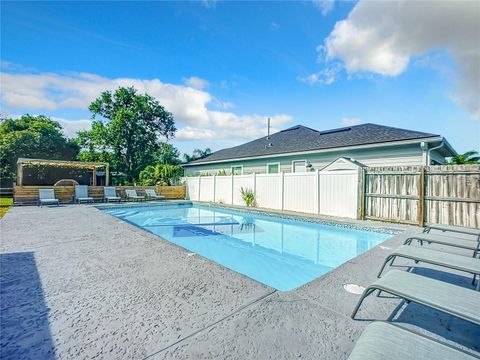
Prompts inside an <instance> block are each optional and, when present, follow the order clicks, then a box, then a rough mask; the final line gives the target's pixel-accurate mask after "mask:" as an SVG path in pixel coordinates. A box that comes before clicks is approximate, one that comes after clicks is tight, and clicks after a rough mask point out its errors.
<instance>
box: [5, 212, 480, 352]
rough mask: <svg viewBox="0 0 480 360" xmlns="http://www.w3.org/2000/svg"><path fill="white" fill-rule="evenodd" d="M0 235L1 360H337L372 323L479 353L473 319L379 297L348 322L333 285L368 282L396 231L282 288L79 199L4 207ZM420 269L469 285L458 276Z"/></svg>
mask: <svg viewBox="0 0 480 360" xmlns="http://www.w3.org/2000/svg"><path fill="white" fill-rule="evenodd" d="M362 224H367V225H368V224H370V223H369V222H364V223H363V222H362ZM387 227H391V226H390V225H387ZM405 229H406V233H408V232H412V231H417V230H418V228H413V227H405ZM0 235H1V248H0V250H1V254H0V266H1V272H0V296H1V299H0V300H1V302H0V311H1V325H0V326H1V353H0V357H1V358H2V359H9V358H12V359H13V358H15V359H18V358H24V359H39V358H42V359H49V358H52V359H53V358H61V359H67V358H100V359H116V358H134V359H145V358H151V359H291V358H306V359H346V358H347V357H348V354H349V353H350V351H351V349H352V348H353V346H354V343H355V341H356V339H357V338H358V337H359V336H360V334H361V332H362V331H363V329H364V328H365V326H366V325H367V324H369V323H370V321H371V320H372V319H376V320H384V319H390V320H391V321H395V322H397V323H401V324H402V325H404V326H407V327H409V328H413V329H414V330H415V331H418V332H422V333H426V334H429V335H431V336H433V337H437V338H440V339H442V340H444V341H446V342H449V343H454V344H457V346H460V347H461V348H463V349H466V350H468V351H470V352H474V353H476V354H477V355H478V351H480V327H479V326H476V325H473V324H471V323H468V322H466V321H463V320H460V319H457V318H454V317H451V316H448V315H446V314H443V313H440V312H437V311H433V310H430V309H427V308H425V307H421V306H418V305H415V304H409V305H406V304H404V303H402V302H400V301H399V300H398V299H394V298H391V297H388V296H386V297H383V296H382V297H380V298H377V297H374V296H371V297H370V298H368V299H367V300H366V301H365V302H364V305H363V306H362V309H361V310H360V312H359V314H358V317H357V318H358V320H352V319H350V314H351V312H352V310H353V308H354V306H355V304H356V302H357V300H358V298H359V295H355V294H351V293H348V292H346V291H345V290H344V289H343V286H342V285H343V284H344V283H355V284H360V285H363V286H366V285H368V284H369V283H371V282H372V281H374V280H375V278H376V274H377V272H378V269H379V268H380V265H381V263H382V262H383V260H384V259H385V257H386V256H387V255H388V254H389V252H390V251H391V250H392V249H393V248H395V247H396V246H398V245H400V244H401V243H402V240H403V239H404V237H405V233H404V234H400V235H396V236H394V237H392V238H391V239H389V240H387V241H385V242H384V243H382V244H381V245H379V246H377V247H375V248H373V249H372V250H370V251H368V252H366V253H364V254H362V255H360V256H358V257H356V258H354V259H352V260H351V261H349V262H347V263H345V264H343V265H342V266H340V267H338V268H337V269H335V270H333V271H331V272H330V273H328V274H326V275H324V276H322V277H320V278H318V279H316V280H314V281H312V282H311V283H309V284H306V285H304V286H302V287H300V288H297V289H295V290H293V291H290V292H278V291H275V290H274V289H272V288H269V287H267V286H265V285H262V284H261V283H258V282H256V281H254V280H251V279H249V278H247V277H245V276H243V275H241V274H238V273H235V272H233V271H231V270H228V269H226V268H224V267H222V266H220V265H217V264H215V263H213V262H211V261H210V260H207V259H205V258H202V257H201V256H198V255H192V254H191V253H190V252H188V251H186V250H184V249H182V248H179V247H178V246H176V245H173V244H171V243H169V242H167V241H165V240H163V239H161V238H159V237H157V236H155V235H152V234H150V233H148V232H146V231H143V230H142V229H139V228H137V227H135V226H132V225H130V224H128V223H126V222H123V221H121V220H119V219H116V218H114V217H112V216H110V215H108V214H106V213H104V212H102V211H100V210H98V209H96V208H95V207H93V206H89V205H68V206H61V207H44V208H37V207H14V208H12V209H11V210H10V211H9V212H8V213H7V214H6V215H5V217H4V218H2V219H1V220H0ZM450 250H451V249H450ZM407 263H408V262H407ZM398 264H402V262H401V261H400V260H399V261H398ZM420 265H421V267H420V268H416V269H415V270H414V271H415V272H417V273H419V274H424V275H428V276H433V277H435V278H441V279H443V280H445V281H450V282H453V283H455V284H458V285H461V286H465V287H469V288H473V287H472V285H471V284H470V283H471V277H469V276H468V275H467V274H464V273H457V272H454V271H438V268H434V267H428V266H423V265H422V264H420Z"/></svg>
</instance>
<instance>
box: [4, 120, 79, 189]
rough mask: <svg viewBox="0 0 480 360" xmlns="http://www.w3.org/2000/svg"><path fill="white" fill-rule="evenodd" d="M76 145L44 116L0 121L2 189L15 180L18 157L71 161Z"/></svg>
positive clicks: (55, 124) (57, 125) (59, 127)
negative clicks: (3, 185)
mask: <svg viewBox="0 0 480 360" xmlns="http://www.w3.org/2000/svg"><path fill="white" fill-rule="evenodd" d="M78 151H79V146H78V145H77V144H76V142H74V141H73V140H69V139H67V138H66V137H65V136H64V135H63V133H62V127H61V126H60V124H59V123H58V122H56V121H53V120H50V118H48V117H46V116H44V115H38V116H33V115H28V114H26V115H23V116H21V117H20V118H19V119H10V118H2V119H0V178H1V179H2V183H3V184H5V185H6V186H11V183H12V182H14V181H15V177H16V166H17V160H18V158H20V157H25V158H34V159H35V158H36V159H52V160H74V159H75V157H76V155H77V153H78Z"/></svg>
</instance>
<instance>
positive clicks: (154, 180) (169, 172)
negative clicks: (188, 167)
mask: <svg viewBox="0 0 480 360" xmlns="http://www.w3.org/2000/svg"><path fill="white" fill-rule="evenodd" d="M182 174H183V169H182V167H181V166H178V165H170V164H157V165H155V166H153V165H149V166H147V167H146V168H145V169H143V170H142V171H141V172H140V175H139V179H140V184H141V185H147V186H152V185H165V186H171V185H175V184H176V183H177V182H178V180H179V179H180V177H181V176H182Z"/></svg>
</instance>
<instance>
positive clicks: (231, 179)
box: [230, 172, 233, 205]
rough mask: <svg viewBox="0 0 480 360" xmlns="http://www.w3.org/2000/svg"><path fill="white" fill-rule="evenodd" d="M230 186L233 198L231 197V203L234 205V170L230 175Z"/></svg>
mask: <svg viewBox="0 0 480 360" xmlns="http://www.w3.org/2000/svg"><path fill="white" fill-rule="evenodd" d="M230 186H231V187H232V198H231V202H230V204H232V205H233V172H232V174H231V175H230Z"/></svg>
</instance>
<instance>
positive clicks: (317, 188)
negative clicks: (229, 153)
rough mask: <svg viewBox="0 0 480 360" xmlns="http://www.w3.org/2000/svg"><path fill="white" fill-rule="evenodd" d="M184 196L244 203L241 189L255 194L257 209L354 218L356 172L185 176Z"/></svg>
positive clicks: (356, 204)
mask: <svg viewBox="0 0 480 360" xmlns="http://www.w3.org/2000/svg"><path fill="white" fill-rule="evenodd" d="M182 182H183V183H184V184H185V186H186V190H187V198H188V199H190V200H195V201H206V202H218V203H224V204H233V205H245V203H244V201H243V200H242V197H241V194H240V189H241V188H244V189H251V190H253V192H254V193H255V205H256V206H257V207H260V208H266V209H276V210H289V211H296V212H302V213H309V214H320V215H330V216H339V217H348V218H357V215H358V211H357V209H358V194H359V191H358V190H359V171H358V170H341V171H324V172H323V171H315V172H307V173H279V174H250V175H234V176H233V175H230V176H197V177H185V178H183V179H182Z"/></svg>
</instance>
